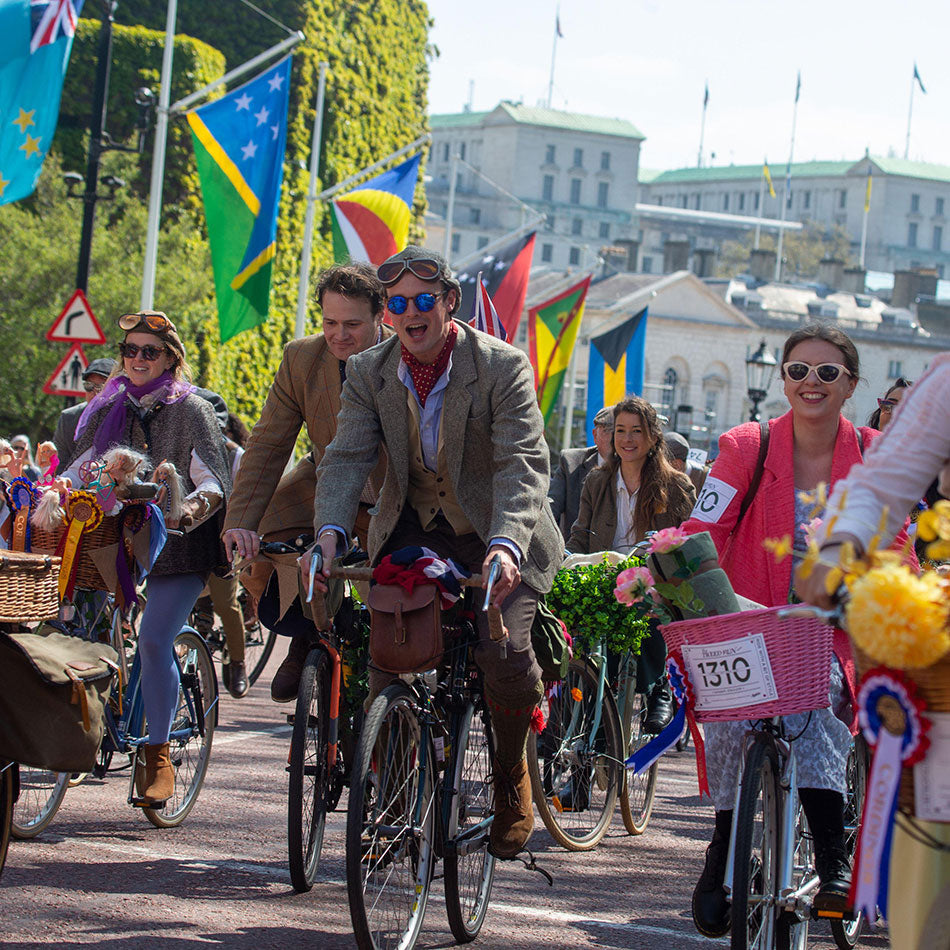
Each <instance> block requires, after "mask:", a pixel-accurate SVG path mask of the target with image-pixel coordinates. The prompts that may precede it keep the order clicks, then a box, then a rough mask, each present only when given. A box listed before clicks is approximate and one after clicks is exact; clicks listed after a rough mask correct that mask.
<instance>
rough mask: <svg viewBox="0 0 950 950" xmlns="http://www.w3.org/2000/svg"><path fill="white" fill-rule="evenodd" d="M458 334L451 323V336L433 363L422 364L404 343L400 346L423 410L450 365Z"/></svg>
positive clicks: (447, 338)
mask: <svg viewBox="0 0 950 950" xmlns="http://www.w3.org/2000/svg"><path fill="white" fill-rule="evenodd" d="M458 333H459V331H458V327H457V326H456V325H455V323H454V322H453V323H450V324H449V335H448V337H446V340H445V343H444V344H443V345H442V349H441V350H439V355H438V356H437V357H436V359H435V362H433V363H420V362H419V360H417V359H416V358H415V357H414V356H413V355H412V353H410V352H409V351H408V350H407V349H406V348H405V346H403V345H402V343H400V344H399V345H400V347H401V349H402V361H403V362H404V363H405V364H406V366H407V367H409V375H410V376H412V384H413V386H415V387H416V395H417V396H418V397H419V405H420V406H422V408H423V409H425V407H426V399H428V398H429V393H431V392H432V389H433V387H434V386H435V384H436V383H437V382H438V381H439V377H440V376H441V375H442V374H443V373H444V372H445V368H446V367H447V366H448V365H449V357H450V356H451V355H452V347H453V346H455V340H456V337H457V336H458Z"/></svg>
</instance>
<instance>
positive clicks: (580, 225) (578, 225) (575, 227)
mask: <svg viewBox="0 0 950 950" xmlns="http://www.w3.org/2000/svg"><path fill="white" fill-rule="evenodd" d="M583 229H584V222H583V221H582V220H581V219H580V218H574V219H573V220H572V221H571V234H580V233H581V231H582V230H583Z"/></svg>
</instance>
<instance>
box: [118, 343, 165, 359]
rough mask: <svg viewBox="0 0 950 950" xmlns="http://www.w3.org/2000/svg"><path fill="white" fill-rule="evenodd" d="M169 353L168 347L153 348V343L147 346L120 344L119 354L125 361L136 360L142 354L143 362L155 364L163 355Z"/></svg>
mask: <svg viewBox="0 0 950 950" xmlns="http://www.w3.org/2000/svg"><path fill="white" fill-rule="evenodd" d="M167 351H168V347H165V346H152V344H151V343H146V344H145V346H136V345H135V344H134V343H120V344H119V354H120V355H121V356H122V358H123V359H126V360H134V359H135V357H136V356H138V355H139V353H141V354H142V359H143V360H148V362H149V363H154V362H155V360H157V359H158V358H159V357H160V356H161V355H162V354H163V353H166V352H167Z"/></svg>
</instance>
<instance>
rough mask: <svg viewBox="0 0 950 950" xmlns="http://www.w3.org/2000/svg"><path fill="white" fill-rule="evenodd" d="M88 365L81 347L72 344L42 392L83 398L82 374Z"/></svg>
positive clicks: (77, 344)
mask: <svg viewBox="0 0 950 950" xmlns="http://www.w3.org/2000/svg"><path fill="white" fill-rule="evenodd" d="M88 365H89V360H88V359H86V354H85V353H83V351H82V345H81V344H79V343H74V344H73V345H72V346H71V347H70V348H69V352H68V353H67V354H66V355H65V356H64V357H63V360H62V362H61V363H60V364H59V366H57V367H56V369H54V370H53V373H52V375H51V376H50V378H49V379H48V380H46V382H45V383H44V385H43V392H44V393H46V394H47V395H50V396H84V395H85V394H86V393H85V390H84V389H83V388H82V373H83V370H84V369H85V368H86V367H87V366H88Z"/></svg>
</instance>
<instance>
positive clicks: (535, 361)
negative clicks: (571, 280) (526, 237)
mask: <svg viewBox="0 0 950 950" xmlns="http://www.w3.org/2000/svg"><path fill="white" fill-rule="evenodd" d="M588 287H590V277H589V276H588V277H585V278H584V279H583V280H582V281H581V282H580V283H579V284H575V285H574V286H573V287H569V288H568V289H567V290H565V291H564V292H563V293H560V294H558V295H557V296H556V297H552V298H551V299H550V300H547V301H545V302H544V303H542V304H539V305H538V306H537V307H532V308H531V309H530V310H529V311H528V355H529V357H530V358H531V365H532V366H533V367H534V379H535V388H536V389H537V392H538V405H539V406H540V407H541V415H543V416H544V421H545V423H547V422H548V421H549V420H550V418H551V416H552V415H553V414H554V407H555V406H556V405H557V397H558V396H559V395H560V392H561V386H562V385H563V383H564V377H565V375H566V374H567V367H568V364H569V363H570V362H571V353H573V352H574V344H575V343H576V342H577V334H578V332H579V330H580V327H581V320H582V319H583V316H584V300H585V299H586V297H587V289H588Z"/></svg>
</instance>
